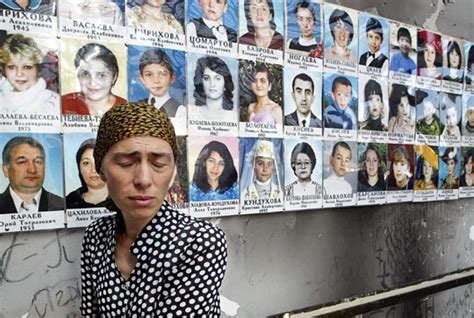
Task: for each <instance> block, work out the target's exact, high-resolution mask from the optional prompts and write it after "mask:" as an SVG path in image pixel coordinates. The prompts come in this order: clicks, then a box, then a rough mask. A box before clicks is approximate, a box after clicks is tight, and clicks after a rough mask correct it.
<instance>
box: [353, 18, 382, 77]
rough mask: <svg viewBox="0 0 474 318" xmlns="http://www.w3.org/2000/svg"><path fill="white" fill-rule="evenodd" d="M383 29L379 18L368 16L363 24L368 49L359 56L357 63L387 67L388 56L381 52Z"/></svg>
mask: <svg viewBox="0 0 474 318" xmlns="http://www.w3.org/2000/svg"><path fill="white" fill-rule="evenodd" d="M383 33H384V29H383V26H382V23H380V21H379V20H377V19H375V18H373V17H370V18H369V19H368V20H367V23H366V25H365V35H366V37H367V47H368V49H369V50H368V51H367V52H365V53H363V54H362V55H361V56H360V59H359V64H360V65H364V66H370V67H376V68H383V69H385V70H386V69H387V67H388V57H387V56H386V55H385V54H383V53H382V50H381V46H382V42H383V40H384V35H383Z"/></svg>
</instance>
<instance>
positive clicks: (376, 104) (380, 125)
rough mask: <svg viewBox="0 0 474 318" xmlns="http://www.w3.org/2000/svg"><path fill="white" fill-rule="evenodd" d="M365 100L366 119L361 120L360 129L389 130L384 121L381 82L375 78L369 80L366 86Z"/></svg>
mask: <svg viewBox="0 0 474 318" xmlns="http://www.w3.org/2000/svg"><path fill="white" fill-rule="evenodd" d="M364 100H365V107H364V109H365V111H364V118H363V119H364V121H362V122H360V129H362V130H375V131H387V130H388V129H387V126H386V125H385V124H384V122H383V119H384V115H385V110H384V109H385V107H384V104H383V102H384V99H383V93H382V86H381V85H380V83H378V82H377V81H375V80H373V79H370V80H368V81H367V83H366V84H365V87H364Z"/></svg>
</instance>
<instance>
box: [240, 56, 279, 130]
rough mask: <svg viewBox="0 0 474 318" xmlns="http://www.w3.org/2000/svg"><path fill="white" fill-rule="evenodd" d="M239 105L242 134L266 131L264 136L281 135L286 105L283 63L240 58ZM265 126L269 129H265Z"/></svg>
mask: <svg viewBox="0 0 474 318" xmlns="http://www.w3.org/2000/svg"><path fill="white" fill-rule="evenodd" d="M239 107H240V111H239V117H240V122H241V126H240V135H241V136H242V135H244V136H258V135H261V134H262V133H263V134H264V136H274V137H278V136H281V135H282V134H283V107H284V105H283V72H282V67H281V66H280V65H276V64H269V63H259V62H253V61H247V60H239ZM247 128H249V129H247ZM262 128H265V129H263V131H262ZM264 131H266V133H265V132H264Z"/></svg>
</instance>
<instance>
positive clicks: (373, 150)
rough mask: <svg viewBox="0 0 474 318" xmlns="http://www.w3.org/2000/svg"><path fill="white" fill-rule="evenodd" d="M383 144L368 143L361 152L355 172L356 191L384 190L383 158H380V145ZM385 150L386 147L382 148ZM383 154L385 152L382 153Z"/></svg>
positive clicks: (385, 186) (385, 185)
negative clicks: (356, 171)
mask: <svg viewBox="0 0 474 318" xmlns="http://www.w3.org/2000/svg"><path fill="white" fill-rule="evenodd" d="M383 146H385V145H382V144H380V145H378V144H368V145H367V148H366V149H365V151H364V152H363V154H362V157H361V159H362V160H361V162H360V163H359V172H358V173H357V180H358V182H357V191H359V192H372V191H385V190H386V188H387V184H386V183H385V158H382V153H381V152H382V149H381V148H382V147H383ZM384 152H386V148H384ZM384 156H385V153H384Z"/></svg>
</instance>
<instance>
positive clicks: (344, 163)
mask: <svg viewBox="0 0 474 318" xmlns="http://www.w3.org/2000/svg"><path fill="white" fill-rule="evenodd" d="M356 192H357V143H356V142H345V141H325V142H324V145H323V206H324V207H338V206H351V205H355V204H356V202H357V196H356V195H355V193H356Z"/></svg>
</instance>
